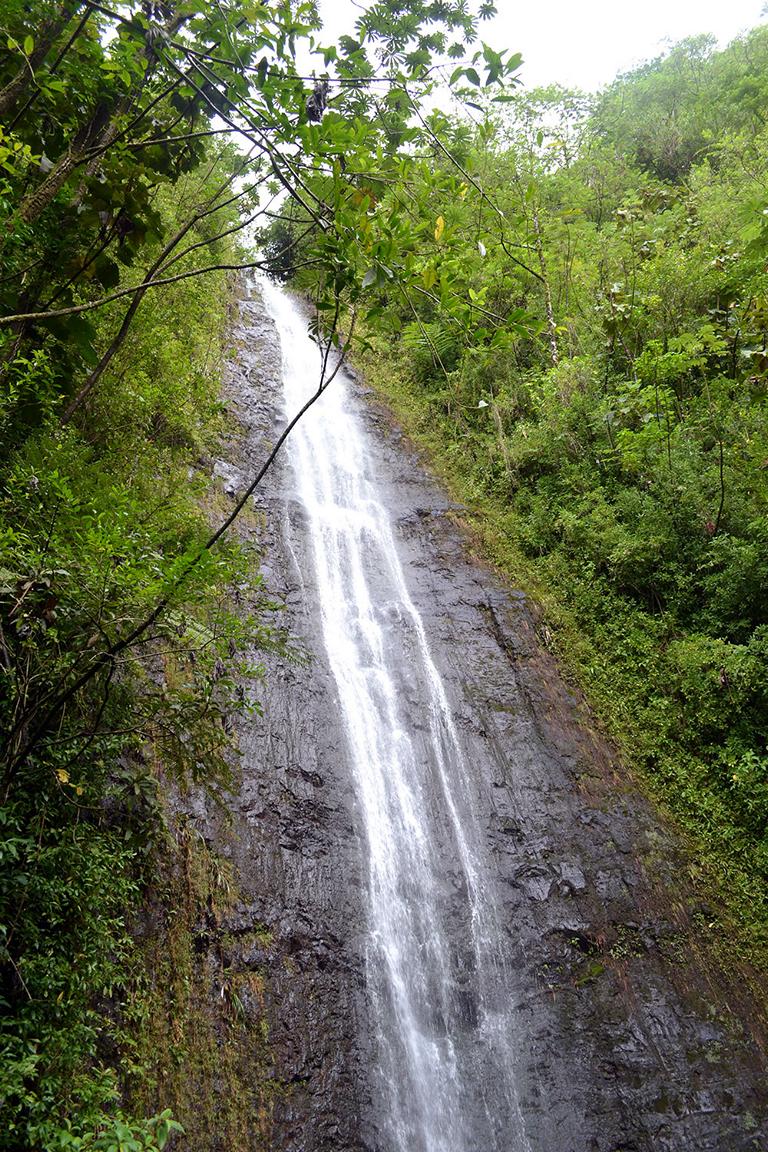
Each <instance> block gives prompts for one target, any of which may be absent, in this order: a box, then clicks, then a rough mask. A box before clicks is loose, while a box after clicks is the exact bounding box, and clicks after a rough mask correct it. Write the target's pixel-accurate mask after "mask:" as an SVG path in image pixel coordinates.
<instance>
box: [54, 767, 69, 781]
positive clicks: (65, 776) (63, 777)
mask: <svg viewBox="0 0 768 1152" xmlns="http://www.w3.org/2000/svg"><path fill="white" fill-rule="evenodd" d="M56 776H57V779H58V781H59V783H60V784H69V772H67V770H66V768H57V769H56Z"/></svg>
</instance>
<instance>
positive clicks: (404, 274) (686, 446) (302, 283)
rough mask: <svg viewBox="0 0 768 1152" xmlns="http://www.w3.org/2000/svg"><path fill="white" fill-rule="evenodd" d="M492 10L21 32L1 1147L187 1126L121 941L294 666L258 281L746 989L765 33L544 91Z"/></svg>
mask: <svg viewBox="0 0 768 1152" xmlns="http://www.w3.org/2000/svg"><path fill="white" fill-rule="evenodd" d="M492 13H493V5H492V4H489V3H480V4H479V5H478V12H477V17H475V16H473V15H470V14H469V10H468V6H467V4H466V3H465V2H464V0H433V2H425V0H409V2H408V3H403V4H400V5H398V6H397V8H396V10H395V7H394V6H392V5H388V4H372V5H370V6H369V8H368V9H367V11H366V12H365V13H364V14H363V15H362V16H361V17H360V18H359V20H358V21H357V24H356V25H355V27H354V29H352V30H351V32H350V35H349V36H346V37H342V38H341V39H340V41H339V42H338V44H334V45H327V44H325V43H324V42H323V39H322V33H321V32H320V30H319V22H318V18H317V12H316V10H315V7H314V4H313V3H311V2H304V0H276V2H274V3H269V4H267V3H257V2H255V0H254V2H251V3H235V2H234V0H211V2H209V0H189V2H188V3H174V2H172V0H171V2H168V3H165V2H163V3H152V2H147V3H138V2H133V0H131V2H126V3H117V4H114V5H112V4H102V3H97V2H96V0H26V2H22V0H7V3H5V4H4V6H3V12H2V16H1V17H0V31H1V32H2V37H1V38H0V253H1V254H2V259H1V262H0V263H1V266H0V771H2V794H0V1148H5V1149H14V1150H16V1149H45V1150H53V1149H62V1148H81V1149H86V1148H89V1149H102V1150H104V1152H107V1150H111V1149H120V1150H121V1152H122V1150H123V1149H125V1150H126V1152H127V1150H130V1152H134V1150H135V1149H142V1148H144V1149H160V1148H162V1147H163V1145H164V1144H165V1143H166V1142H167V1140H168V1138H169V1135H170V1134H171V1132H172V1131H173V1130H174V1123H175V1122H174V1120H173V1119H172V1117H171V1116H170V1115H169V1113H168V1112H167V1111H165V1110H164V1101H163V1099H162V1093H161V1091H160V1090H159V1089H158V1088H157V1085H156V1084H154V1083H153V1077H156V1069H157V1066H158V1060H160V1062H161V1061H162V1056H163V1053H162V1052H161V1053H160V1056H159V1057H158V1053H157V1051H155V1052H152V1053H151V1054H149V1055H148V1054H147V1051H146V1036H147V1035H151V1036H152V1037H153V1042H154V1043H155V1045H156V1047H157V1048H159V1049H162V1048H163V1046H164V1045H167V1047H168V1048H169V1050H170V1049H171V1048H172V1047H173V1044H174V1043H175V1039H174V1038H173V1037H171V1038H168V1039H167V1040H166V1039H164V1037H163V1035H162V1030H161V1029H160V1028H159V1027H158V1025H157V1021H155V1022H154V1023H153V1026H152V1027H151V1028H148V1027H147V1016H148V1013H149V1012H150V1011H151V1009H150V1007H149V1005H150V1003H151V989H147V987H146V978H145V974H144V971H143V966H142V963H143V962H142V955H141V951H140V949H139V947H138V945H137V943H136V940H135V938H134V936H133V935H132V934H131V932H130V931H129V926H130V924H131V923H132V918H134V917H136V915H137V914H138V913H139V911H140V909H141V907H142V901H143V900H144V899H145V896H146V892H147V890H148V888H149V887H151V886H153V885H154V887H155V889H157V888H158V886H162V877H163V859H164V857H167V856H169V855H170V854H172V849H173V843H172V841H173V833H172V830H169V827H168V823H167V811H166V810H165V808H164V804H163V786H162V785H163V783H164V782H165V781H167V780H169V779H171V780H176V781H179V782H181V784H184V782H190V781H193V782H195V783H197V784H200V785H202V786H205V787H207V788H209V789H212V790H216V789H217V788H220V787H221V786H222V785H225V784H226V781H227V779H228V774H229V772H230V771H231V765H232V749H231V747H230V737H229V735H228V727H229V719H230V717H231V714H232V712H233V711H234V710H236V709H240V708H242V709H248V708H249V707H253V706H254V705H253V703H252V696H251V694H250V693H248V692H245V693H242V692H241V693H238V692H237V691H236V687H237V686H238V685H242V683H243V681H244V679H245V678H247V677H253V678H258V676H259V675H260V653H261V652H262V651H263V650H264V649H265V648H270V647H274V646H283V645H285V642H286V641H285V638H284V636H283V634H282V631H281V629H280V625H279V618H278V617H277V614H276V612H275V611H274V606H273V605H271V603H270V601H269V599H268V597H267V595H266V593H265V590H264V589H263V587H262V586H261V584H260V582H259V578H258V576H256V575H254V573H255V572H257V570H258V569H257V565H256V564H255V563H254V557H253V556H252V555H249V553H248V551H247V550H246V549H244V547H243V546H241V545H237V544H236V543H233V542H232V541H230V540H228V538H227V536H226V535H225V529H226V527H227V526H228V525H229V524H230V523H231V522H232V520H233V518H234V516H235V514H236V513H237V511H238V510H239V509H240V508H242V507H244V506H245V504H246V502H247V500H248V498H249V496H250V495H251V494H252V492H253V491H254V489H255V487H256V486H257V484H258V481H259V477H258V476H256V477H254V479H253V483H252V484H251V486H250V487H249V488H248V490H247V491H246V492H244V493H243V494H242V496H241V497H240V498H239V499H238V500H237V501H236V503H235V505H234V507H233V506H232V504H231V503H230V504H229V505H227V504H226V503H225V502H223V501H222V500H220V499H218V498H217V496H216V494H215V493H212V492H211V488H210V475H209V474H210V456H211V454H212V453H213V452H214V451H215V446H216V443H217V437H218V435H219V432H220V424H221V411H220V405H219V400H218V388H219V382H220V378H221V372H222V366H223V362H224V359H225V337H226V327H227V318H228V309H229V306H230V302H231V299H232V295H233V292H234V290H235V289H234V286H233V282H232V276H233V274H234V273H236V272H237V271H238V270H244V269H249V268H263V269H267V270H269V271H271V272H272V273H274V274H278V275H281V276H283V277H285V278H291V279H293V281H294V283H296V284H297V285H298V286H299V287H300V288H302V289H303V290H305V291H309V292H311V293H312V295H313V297H314V299H315V302H316V304H317V312H318V317H319V319H318V322H317V325H316V335H317V339H318V343H319V344H320V348H321V356H320V357H319V360H320V363H321V369H322V372H321V375H320V378H319V382H318V388H319V389H322V387H324V386H326V384H327V383H328V382H329V381H330V378H331V376H332V367H333V354H334V353H335V351H336V350H338V349H339V348H341V347H346V344H347V343H348V342H349V337H350V335H352V336H354V337H355V338H356V339H357V340H358V348H359V349H360V351H359V356H360V358H361V360H362V361H363V362H364V363H365V364H366V366H367V368H368V370H369V371H370V372H371V375H372V378H373V379H374V381H375V382H376V383H378V384H379V385H380V387H381V388H382V389H384V390H385V391H386V393H387V394H388V395H389V396H390V397H391V398H392V400H393V402H394V403H395V404H396V405H397V406H398V408H399V410H400V411H401V413H402V414H403V417H404V419H405V420H406V422H407V423H408V424H409V426H410V428H411V429H412V431H413V432H414V434H416V435H419V436H421V437H422V438H423V439H424V441H425V442H426V443H428V444H429V446H430V448H431V450H432V451H433V454H434V458H435V460H436V461H437V462H438V463H439V464H440V465H441V467H443V469H444V470H445V471H446V474H447V475H448V476H449V479H450V482H451V483H452V484H453V485H454V486H455V489H456V491H457V492H460V493H461V495H462V499H463V500H464V501H465V502H466V503H467V505H468V506H469V508H470V510H471V513H472V515H473V518H474V523H475V525H476V527H477V529H478V531H479V532H480V533H481V535H482V537H483V540H484V543H485V546H486V548H487V550H488V551H489V553H490V554H491V555H492V556H493V557H494V558H495V559H496V560H497V562H498V563H499V564H500V565H501V566H502V567H503V568H504V569H505V570H506V571H507V572H508V573H510V574H511V575H512V577H513V579H515V580H520V579H524V580H526V581H527V582H528V584H529V585H530V586H531V587H533V588H535V589H536V590H537V591H538V593H539V594H540V595H541V596H542V598H543V600H544V601H545V605H546V611H547V613H548V619H549V622H550V625H551V626H552V628H553V631H554V634H555V642H556V643H557V644H558V645H559V647H560V649H561V650H562V651H563V653H564V654H565V656H566V658H567V659H568V661H569V663H570V664H571V666H572V667H573V668H574V669H575V670H576V672H577V673H578V675H579V676H580V678H581V679H582V681H583V683H584V684H585V685H586V686H587V688H588V690H589V693H590V697H591V699H593V701H594V702H595V703H596V705H597V707H598V709H599V711H600V714H601V716H602V717H603V719H604V720H605V722H606V723H607V724H608V725H609V727H610V729H611V731H612V733H613V734H614V735H615V737H616V738H617V739H618V741H619V742H620V744H621V746H622V748H623V750H624V751H625V752H626V754H627V756H628V758H629V759H630V760H631V761H632V762H633V763H634V764H636V765H638V766H639V767H641V768H642V769H643V770H644V771H645V772H646V773H647V777H648V779H649V780H650V781H652V783H653V785H654V786H655V787H656V788H657V789H658V791H659V793H660V794H661V795H662V796H663V797H664V798H665V799H666V801H667V802H668V803H669V804H670V806H671V807H672V808H673V809H674V810H675V812H676V814H677V816H678V818H679V819H680V820H681V821H682V822H683V823H684V825H685V826H686V827H687V828H688V829H689V830H690V832H691V835H692V836H694V837H695V844H696V857H695V858H696V860H697V861H699V862H700V867H701V868H702V869H704V870H706V872H707V876H708V877H709V879H710V880H711V879H712V878H713V877H714V878H715V879H717V880H719V882H720V884H721V887H722V888H723V889H726V888H727V889H730V896H729V899H730V903H729V907H730V909H731V915H732V916H733V918H734V924H733V925H730V926H727V927H726V928H724V929H723V933H724V937H725V938H727V940H728V941H733V940H735V941H736V942H737V943H738V945H739V946H740V947H741V948H742V950H743V951H746V952H747V953H748V954H749V956H750V957H751V958H752V959H753V960H754V962H755V963H756V964H758V965H760V964H762V965H764V963H765V954H766V953H765V947H766V913H767V909H766V901H765V880H766V871H767V870H768V840H767V839H766V835H767V832H766V822H767V821H768V797H767V796H766V770H767V769H768V752H767V750H766V740H767V738H768V734H767V733H766V724H767V719H766V717H768V668H767V666H766V656H768V618H767V616H766V613H767V611H768V605H767V603H766V596H765V586H766V575H767V573H766V568H767V567H768V520H767V519H766V507H765V500H766V492H767V485H768V475H767V471H768V442H767V439H766V407H765V389H766V381H767V380H768V348H767V346H766V338H767V329H768V270H767V269H766V261H767V260H768V202H766V196H765V189H766V163H767V160H768V136H767V134H766V124H765V114H766V113H765V109H766V106H767V105H766V93H767V90H768V68H766V64H768V35H767V34H766V30H765V29H758V30H756V31H755V32H753V33H752V34H751V35H749V36H747V37H745V38H744V39H742V40H740V41H737V42H736V43H735V44H734V45H732V46H731V47H730V48H729V49H727V50H726V51H724V52H717V51H715V50H714V48H713V45H712V43H711V42H710V41H709V40H707V39H699V40H692V41H689V42H686V43H684V44H682V45H680V46H678V47H677V48H676V49H675V50H673V51H672V52H671V53H670V54H669V55H668V56H667V57H665V58H664V59H662V60H659V61H655V62H653V63H652V64H650V65H648V66H647V67H646V68H644V69H641V70H640V71H638V72H637V73H634V74H632V75H630V76H626V77H621V78H620V79H619V80H617V81H616V83H615V84H614V85H612V86H611V87H610V88H609V89H608V90H607V91H606V92H604V93H603V94H602V95H600V96H599V97H596V98H587V97H585V96H584V95H582V94H579V93H571V92H566V91H563V90H560V89H554V88H553V89H551V90H546V91H541V92H533V93H527V94H526V93H523V92H522V91H521V90H520V89H518V88H516V87H515V83H514V74H515V71H516V69H517V68H518V66H519V58H518V57H515V56H512V55H510V54H509V53H506V52H497V51H495V50H494V49H493V48H491V47H490V46H488V45H485V44H482V42H481V43H480V44H479V45H477V44H476V37H477V34H478V32H479V31H481V29H482V25H481V24H480V23H478V20H479V19H482V17H483V16H488V15H491V14H492ZM307 59H308V60H309V61H310V63H309V64H307V63H305V62H304V63H303V62H302V61H306V60H307ZM439 82H441V83H443V84H446V85H448V86H449V87H451V88H452V89H453V92H454V94H455V96H456V98H457V100H458V101H459V102H460V103H461V105H462V106H463V111H460V110H459V107H458V105H456V110H455V111H452V112H451V114H450V115H448V114H447V113H445V112H442V111H437V110H435V105H436V100H435V99H434V97H433V96H431V93H433V92H434V90H435V87H436V85H437V84H438V83H439ZM445 100H446V98H445V97H441V104H442V105H443V106H446V104H445ZM451 107H452V108H453V107H454V105H453V104H452V105H451ZM249 226H255V227H258V228H259V229H261V233H260V235H261V243H262V244H263V255H261V256H258V255H254V254H253V253H250V252H249V251H248V248H247V247H246V245H245V244H244V240H243V238H244V237H245V236H246V235H247V232H246V229H248V227H249ZM200 277H204V279H200ZM201 285H203V289H202V290H201ZM342 334H343V335H342ZM352 343H353V342H352ZM236 599H239V600H240V601H241V603H242V602H245V603H247V604H249V605H250V610H249V612H247V613H244V612H243V610H242V607H241V606H240V607H238V606H237V605H236V604H235V600H236ZM142 1035H143V1037H144V1039H142ZM144 1100H156V1101H157V1102H158V1107H159V1110H158V1112H157V1114H156V1115H154V1116H150V1117H148V1118H147V1117H146V1116H145V1115H144V1111H145V1110H142V1107H141V1106H140V1105H138V1104H136V1101H144Z"/></svg>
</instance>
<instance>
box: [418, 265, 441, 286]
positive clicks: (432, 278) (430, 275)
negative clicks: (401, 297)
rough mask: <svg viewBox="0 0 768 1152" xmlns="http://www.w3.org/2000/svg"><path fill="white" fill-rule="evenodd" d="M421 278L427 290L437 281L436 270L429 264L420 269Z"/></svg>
mask: <svg viewBox="0 0 768 1152" xmlns="http://www.w3.org/2000/svg"><path fill="white" fill-rule="evenodd" d="M421 280H422V283H423V285H424V287H425V288H426V289H427V291H429V289H430V288H432V287H434V285H435V284H436V283H437V272H436V271H435V269H434V268H433V267H432V265H431V264H430V265H429V266H428V267H427V268H425V269H424V270H423V271H422V273H421Z"/></svg>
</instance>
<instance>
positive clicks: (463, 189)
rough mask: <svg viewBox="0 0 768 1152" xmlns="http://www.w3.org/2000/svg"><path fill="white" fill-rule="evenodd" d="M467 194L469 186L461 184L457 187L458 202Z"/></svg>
mask: <svg viewBox="0 0 768 1152" xmlns="http://www.w3.org/2000/svg"><path fill="white" fill-rule="evenodd" d="M467 192H469V184H464V183H461V184H460V185H459V200H463V199H464V197H465V196H466V194H467Z"/></svg>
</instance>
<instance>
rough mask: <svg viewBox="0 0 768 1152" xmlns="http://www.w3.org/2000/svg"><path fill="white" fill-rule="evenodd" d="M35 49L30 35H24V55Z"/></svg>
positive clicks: (28, 54) (30, 53) (29, 54)
mask: <svg viewBox="0 0 768 1152" xmlns="http://www.w3.org/2000/svg"><path fill="white" fill-rule="evenodd" d="M34 50H35V41H34V39H33V37H32V36H25V38H24V55H25V56H31V55H32V53H33V52H34Z"/></svg>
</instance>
